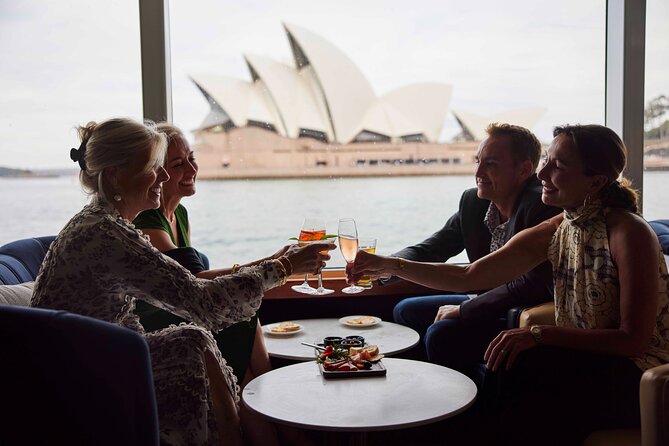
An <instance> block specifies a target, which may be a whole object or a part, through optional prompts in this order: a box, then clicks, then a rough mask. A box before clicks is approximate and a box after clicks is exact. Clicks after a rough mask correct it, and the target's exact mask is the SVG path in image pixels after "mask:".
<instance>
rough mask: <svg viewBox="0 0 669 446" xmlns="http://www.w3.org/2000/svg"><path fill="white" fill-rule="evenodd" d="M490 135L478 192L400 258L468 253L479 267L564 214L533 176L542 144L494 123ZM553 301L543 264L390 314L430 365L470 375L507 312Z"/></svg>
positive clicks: (480, 159) (480, 157) (469, 193)
mask: <svg viewBox="0 0 669 446" xmlns="http://www.w3.org/2000/svg"><path fill="white" fill-rule="evenodd" d="M486 132H487V133H488V137H487V138H486V139H485V140H484V141H483V142H481V145H480V146H479V149H478V152H477V155H476V157H477V163H478V167H477V169H476V174H475V177H476V188H473V189H469V190H466V191H465V192H464V193H463V194H462V198H461V199H460V206H459V209H458V212H456V213H455V214H454V215H453V216H452V217H451V218H450V219H449V220H448V221H447V222H446V224H445V225H444V227H443V228H441V229H440V230H439V231H437V232H435V233H434V234H433V235H432V236H430V237H428V238H427V239H425V240H424V241H422V242H420V243H418V244H417V245H414V246H410V247H407V248H404V249H403V250H401V251H399V252H397V253H396V254H394V255H395V256H397V257H401V258H404V259H408V260H416V261H421V262H446V261H447V260H448V259H449V258H451V257H453V256H455V255H457V254H459V253H460V252H462V250H463V249H464V250H466V251H467V256H468V257H469V260H470V262H474V261H476V260H477V259H479V258H481V257H484V256H485V255H487V254H489V253H490V252H493V251H495V250H496V249H498V248H500V247H501V246H503V245H504V244H505V243H506V242H507V241H508V240H509V239H510V238H511V237H512V236H513V235H515V234H516V233H518V232H519V231H522V230H523V229H525V228H529V227H532V226H535V225H536V224H538V223H541V222H542V221H544V220H546V219H548V218H550V217H552V216H554V215H556V214H557V213H559V212H560V210H559V209H557V208H552V207H549V206H546V205H545V204H543V203H542V202H541V189H542V186H541V182H540V181H539V179H538V178H537V177H536V175H535V171H536V169H537V165H538V163H539V158H540V156H541V143H540V142H539V140H537V138H536V136H534V134H532V132H530V131H529V130H527V129H525V128H523V127H518V126H514V125H509V124H491V125H490V126H489V127H488V128H487V129H486ZM383 282H384V281H383V280H382V283H383ZM552 298H553V296H552V274H551V267H550V264H549V263H548V262H544V263H543V264H541V265H539V266H538V267H536V268H535V269H533V270H532V271H531V272H529V273H527V274H525V275H523V276H521V277H519V278H517V279H515V280H514V281H512V282H509V283H507V284H505V285H502V286H500V287H497V288H494V289H492V290H489V291H485V292H482V293H480V294H479V295H478V296H477V297H474V298H472V299H470V298H469V297H468V296H463V295H438V296H423V297H413V298H409V299H405V300H403V301H401V302H400V303H398V304H397V306H396V307H395V309H394V311H393V312H394V318H395V321H396V322H398V323H400V324H403V325H407V326H410V327H412V328H414V329H415V330H416V331H418V332H419V333H420V335H421V336H422V337H424V343H425V348H426V353H427V357H428V360H429V361H430V362H434V363H437V364H441V365H445V366H447V367H451V368H454V369H456V370H459V371H461V372H464V373H467V374H471V372H472V370H471V369H472V367H473V366H475V365H477V364H478V363H480V362H482V358H483V353H484V352H485V349H486V347H487V346H488V344H489V343H490V341H492V339H493V338H494V337H495V336H496V335H497V334H498V333H499V332H500V331H501V330H502V329H504V328H505V325H504V323H503V321H501V320H500V318H502V317H504V316H505V315H506V312H507V310H508V309H509V308H512V307H517V306H531V305H538V304H540V303H543V302H546V301H549V300H551V299H552Z"/></svg>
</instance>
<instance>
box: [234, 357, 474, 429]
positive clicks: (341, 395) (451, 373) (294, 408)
mask: <svg viewBox="0 0 669 446" xmlns="http://www.w3.org/2000/svg"><path fill="white" fill-rule="evenodd" d="M383 363H384V365H385V367H386V369H387V370H388V372H387V375H386V376H378V377H352V378H339V379H327V380H326V379H324V378H323V377H322V376H321V374H320V372H319V370H318V365H317V364H316V362H315V361H314V362H302V363H299V364H294V365H291V366H287V367H282V368H279V369H275V370H272V371H270V372H268V373H265V374H264V375H261V376H259V377H257V378H255V379H254V380H253V381H251V382H250V383H249V384H248V385H247V386H246V387H245V388H244V390H243V392H242V400H243V402H244V404H246V406H247V407H248V408H250V409H251V410H252V411H254V412H256V413H258V414H260V415H262V416H264V417H266V418H268V419H270V420H272V421H275V422H277V423H282V424H286V425H290V426H296V427H300V428H305V429H315V430H322V431H340V432H371V431H380V430H392V429H401V428H408V427H414V426H421V425H424V424H429V423H433V422H436V421H439V420H443V419H446V418H449V417H452V416H454V415H456V414H459V413H461V412H463V411H464V410H465V409H467V408H468V407H469V406H471V405H472V404H473V403H474V400H475V398H476V385H474V382H473V381H472V380H471V379H469V378H468V377H466V376H465V375H463V374H461V373H459V372H456V371H455V370H451V369H449V368H446V367H442V366H438V365H435V364H430V363H427V362H420V361H411V360H407V359H396V358H385V359H383Z"/></svg>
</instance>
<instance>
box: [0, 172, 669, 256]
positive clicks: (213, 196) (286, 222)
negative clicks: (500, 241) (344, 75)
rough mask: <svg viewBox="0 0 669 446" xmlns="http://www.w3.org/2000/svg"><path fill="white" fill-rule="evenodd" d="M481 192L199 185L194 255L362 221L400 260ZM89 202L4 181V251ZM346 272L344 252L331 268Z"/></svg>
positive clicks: (660, 180) (53, 183)
mask: <svg viewBox="0 0 669 446" xmlns="http://www.w3.org/2000/svg"><path fill="white" fill-rule="evenodd" d="M473 186H474V180H473V177H472V176H469V175H467V176H429V177H389V178H378V177H377V178H344V179H328V178H318V179H285V180H234V181H199V182H198V184H197V193H196V194H195V195H194V196H193V197H189V198H185V199H184V200H183V201H182V203H183V204H184V205H185V206H186V207H187V209H188V213H189V217H190V222H191V228H192V229H191V232H192V242H193V246H194V247H196V248H197V249H199V250H201V251H202V252H204V253H206V254H207V255H208V256H209V259H210V261H211V265H212V267H225V266H231V265H232V264H234V263H245V262H248V261H251V260H255V259H258V258H262V257H264V256H267V255H270V254H272V253H274V252H275V251H277V250H278V249H279V248H281V247H282V246H283V245H285V244H287V243H290V241H289V240H288V238H289V237H294V236H297V235H298V233H299V230H300V226H301V224H302V220H303V219H304V217H307V216H314V217H320V218H323V219H325V221H326V225H327V231H328V233H336V232H337V222H338V219H339V218H342V217H352V218H355V220H356V222H357V224H358V231H359V234H360V236H361V237H362V236H372V237H375V238H377V240H378V244H377V252H378V253H381V254H390V253H392V252H395V251H397V250H399V249H401V248H403V247H405V246H407V245H411V244H414V243H417V242H419V241H421V240H423V239H424V238H426V237H427V236H429V235H430V234H432V233H433V232H434V231H436V230H438V229H439V228H441V226H442V225H443V224H444V223H445V221H446V220H447V219H448V217H450V216H451V215H452V214H453V212H455V211H456V210H457V208H458V202H459V199H460V195H461V193H462V191H463V190H464V189H466V188H469V187H473ZM644 190H645V194H644V216H645V217H646V218H647V219H648V220H654V219H659V218H669V200H667V195H666V193H667V191H668V190H669V172H666V171H665V172H646V174H645V176H644ZM87 200H88V197H87V196H86V195H85V194H84V193H83V192H82V190H81V187H80V186H79V181H78V179H77V177H76V176H64V177H56V178H0V210H1V212H2V217H1V218H0V245H2V244H5V243H8V242H10V241H13V240H17V239H21V238H27V237H34V236H42V235H52V234H57V233H58V232H59V231H60V229H61V228H62V227H63V226H64V225H65V223H67V221H68V220H69V218H70V217H72V215H74V214H75V213H76V212H77V211H78V210H79V209H81V207H82V206H83V205H84V204H85V203H86V202H87ZM454 260H455V261H466V256H465V255H464V254H461V255H460V256H458V257H456V258H454ZM343 264H344V260H343V259H342V257H341V254H340V253H339V252H338V251H336V252H334V254H333V258H332V260H331V261H330V262H329V263H328V267H331V266H332V267H335V266H342V265H343Z"/></svg>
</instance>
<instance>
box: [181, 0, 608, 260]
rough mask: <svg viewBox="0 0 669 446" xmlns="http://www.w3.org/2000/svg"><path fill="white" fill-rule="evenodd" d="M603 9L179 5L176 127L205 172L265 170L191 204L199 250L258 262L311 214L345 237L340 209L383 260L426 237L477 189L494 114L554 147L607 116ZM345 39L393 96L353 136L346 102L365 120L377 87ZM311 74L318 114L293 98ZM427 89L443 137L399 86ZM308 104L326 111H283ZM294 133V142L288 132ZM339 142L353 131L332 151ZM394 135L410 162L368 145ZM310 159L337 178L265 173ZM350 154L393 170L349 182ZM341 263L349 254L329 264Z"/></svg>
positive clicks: (589, 5) (356, 161) (370, 167)
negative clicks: (434, 98) (341, 111)
mask: <svg viewBox="0 0 669 446" xmlns="http://www.w3.org/2000/svg"><path fill="white" fill-rule="evenodd" d="M605 9H606V2H605V1H604V0H600V1H592V2H582V1H579V0H573V1H562V2H558V3H556V2H552V1H536V0H533V1H530V0H525V1H520V0H515V1H506V2H496V1H472V2H462V1H443V2H432V1H429V2H428V1H424V2H419V4H411V5H410V6H408V5H407V3H406V2H402V1H382V0H377V1H365V2H360V1H354V0H351V1H345V0H342V1H339V2H329V3H322V2H317V3H315V2H311V1H290V2H274V1H270V0H267V1H256V2H235V1H213V0H211V1H209V0H197V1H192V2H177V1H173V2H171V3H170V18H171V21H170V31H171V49H172V58H171V60H172V81H173V104H174V114H173V116H174V122H175V124H177V125H178V126H180V127H182V128H183V129H185V130H187V131H189V132H191V133H190V138H191V140H192V141H193V143H194V145H195V146H196V147H197V148H198V149H199V151H200V153H199V154H198V157H199V158H200V160H201V164H202V166H201V167H202V177H204V176H206V173H205V170H207V169H209V168H211V167H212V166H213V167H215V168H216V169H218V177H220V176H223V177H226V176H227V177H228V178H232V177H234V175H232V174H230V172H233V171H234V168H235V166H236V165H244V163H246V164H245V165H246V166H249V165H251V163H252V162H254V163H256V164H254V165H255V166H260V167H262V168H263V169H260V170H262V172H255V173H253V172H247V173H249V174H248V175H241V176H243V177H244V178H243V179H233V180H230V179H228V180H225V181H207V182H205V181H200V182H199V186H198V187H199V189H198V193H197V194H196V195H195V196H194V197H192V198H190V199H187V200H184V204H185V205H186V206H187V207H188V209H189V212H190V214H191V220H192V224H193V242H194V244H195V245H196V246H198V247H200V248H202V249H203V250H204V251H206V252H207V253H208V254H209V255H210V257H211V258H212V263H214V264H216V265H226V264H227V265H229V264H232V263H237V262H240V261H246V260H251V259H253V258H258V257H261V256H264V255H268V254H270V253H271V252H272V251H273V250H276V249H278V247H279V246H280V245H281V244H282V243H284V242H285V241H286V240H287V239H288V237H291V236H295V235H297V232H298V231H299V227H300V224H301V221H302V219H303V218H304V217H307V216H311V215H316V216H321V217H323V218H325V219H326V220H327V224H328V232H336V226H337V219H338V218H339V217H354V218H356V220H357V221H358V226H359V231H360V233H361V235H370V236H371V235H373V236H376V237H377V238H378V251H379V252H381V253H391V252H394V251H396V250H398V249H401V248H402V247H404V246H407V245H410V244H414V243H417V242H419V241H421V240H423V239H424V238H425V237H427V236H429V235H430V234H431V233H432V232H434V231H436V230H437V229H439V228H440V227H441V226H442V225H443V224H444V222H445V221H446V219H447V218H448V217H449V216H450V215H451V214H452V213H453V212H455V211H456V210H457V204H458V200H459V198H460V194H461V193H462V191H463V190H464V189H465V188H468V187H473V186H474V180H473V175H472V174H473V165H472V163H471V161H472V160H471V155H472V150H475V147H476V141H477V140H480V138H481V132H480V130H481V127H482V125H481V122H489V121H491V120H501V121H512V122H515V123H519V124H525V125H527V126H530V127H531V128H532V129H533V130H534V131H535V132H536V134H537V135H538V136H539V138H540V139H541V140H542V141H544V142H546V143H548V142H549V141H550V140H551V130H552V127H553V126H555V125H559V124H565V123H599V124H603V123H604V90H605V38H606V36H605V27H606V25H605V20H606V14H605ZM547 11H550V12H549V13H548V12H547ZM323 42H325V43H323ZM332 47H334V48H335V49H336V51H338V52H339V53H341V54H344V55H345V56H346V58H347V59H348V60H349V62H350V63H351V64H352V65H353V66H355V67H356V69H357V70H358V71H359V74H361V75H362V76H363V77H364V79H366V81H367V82H368V83H369V86H370V88H371V90H372V92H373V95H374V98H376V99H378V98H384V101H380V102H379V103H375V105H374V107H375V108H374V110H373V112H370V113H371V115H373V116H363V118H362V119H359V121H361V122H363V123H362V124H361V125H360V126H358V127H357V128H355V129H354V131H348V132H347V131H346V130H342V129H341V128H337V125H338V123H337V120H341V119H344V118H342V117H341V116H338V115H337V113H338V111H337V107H344V108H346V107H349V108H348V109H347V110H351V111H350V113H349V115H354V114H355V113H357V111H356V110H357V109H356V108H355V107H356V106H357V105H358V102H360V101H363V99H365V98H367V95H368V90H365V88H362V87H360V88H358V83H357V81H352V80H350V79H351V78H350V77H349V75H348V74H346V73H347V72H346V70H348V65H346V66H344V64H343V63H337V61H338V60H339V59H337V57H339V56H336V55H335V56H333V53H334V52H335V51H333V50H332ZM333 61H334V62H333ZM314 73H315V75H314ZM333 73H334V79H333ZM336 76H340V80H341V83H340V84H339V85H337V82H336V81H337V80H338V79H336ZM299 82H303V83H306V84H307V85H311V86H312V87H313V89H312V90H309V89H308V88H307V89H305V90H304V91H305V92H311V93H312V94H314V96H315V97H310V98H305V97H304V95H306V94H307V93H304V94H303V96H299V95H297V96H295V97H296V98H297V99H296V100H295V101H307V100H309V101H311V102H310V104H311V108H309V107H307V106H304V104H302V105H301V106H300V107H298V106H297V105H295V104H292V106H291V104H290V103H288V104H286V99H285V93H286V90H290V89H291V88H298V87H296V86H295V85H297V84H298V83H299ZM425 82H430V83H437V84H440V85H443V84H445V85H448V86H449V88H450V89H451V90H450V94H449V96H448V97H445V98H444V100H443V101H441V104H442V105H443V104H444V103H446V105H447V110H446V113H445V114H444V117H443V120H442V121H441V122H437V123H436V125H437V127H438V128H439V129H440V131H439V132H437V133H438V134H437V135H436V138H431V137H430V135H429V132H425V133H421V132H422V130H421V129H422V128H421V127H420V125H418V126H416V127H417V128H418V130H417V131H415V132H411V131H409V130H410V127H411V125H410V124H409V123H407V122H406V121H403V120H402V118H401V117H398V116H397V115H403V113H404V112H405V111H406V109H403V108H402V107H403V106H404V107H408V108H411V107H414V108H416V107H415V104H412V103H408V105H407V102H406V101H404V99H403V98H402V94H399V93H398V94H397V95H395V93H393V92H396V91H397V89H401V88H403V87H406V86H410V85H414V84H417V83H425ZM410 88H413V87H410ZM314 91H315V92H316V93H313V92H314ZM416 91H417V90H416ZM434 91H435V95H436V94H437V93H436V91H441V90H434ZM319 92H320V93H324V96H325V98H326V99H322V97H320V96H319V95H318V93H319ZM393 96H394V97H393ZM389 97H390V99H387V98H389ZM398 97H400V98H399V99H398ZM385 99H387V101H386V100H385ZM282 101H283V102H282ZM403 101H404V102H403ZM288 102H290V101H288ZM324 102H326V104H324ZM428 102H429V101H428ZM426 103H427V102H426ZM268 104H269V105H268ZM342 104H343V105H342ZM328 106H329V107H330V109H329V114H328ZM426 107H427V105H426ZM295 108H297V109H299V110H300V111H302V112H306V111H309V110H310V111H311V113H312V114H311V115H309V116H307V117H306V118H305V116H304V115H303V116H301V117H298V118H296V117H295V114H294V113H293V114H290V113H286V112H285V110H289V111H292V112H295ZM323 110H326V112H323ZM397 111H399V112H398V113H396V112H397ZM411 111H413V112H416V110H411ZM319 113H320V115H319ZM374 113H376V114H375V115H374ZM418 114H420V113H418ZM345 115H346V113H345ZM427 115H430V114H429V113H427ZM434 115H436V112H435V113H433V114H432V116H434ZM319 116H320V118H322V119H320V120H319ZM323 116H325V118H323ZM328 119H330V120H332V121H334V123H333V122H328ZM296 120H300V122H301V123H303V124H299V125H297V126H296V125H295V121H296ZM403 126H404V127H403ZM398 128H406V131H405V132H404V133H403V132H402V130H397V129H398ZM291 129H296V130H295V131H294V132H292V130H291ZM297 130H299V132H298V131H297ZM358 130H359V132H358ZM282 131H283V133H285V134H286V135H288V136H290V135H291V134H292V135H295V136H296V138H294V139H293V140H292V141H287V139H289V138H285V137H284V136H282V135H281V132H282ZM291 132H292V133H291ZM393 132H394V133H393ZM343 135H349V136H350V135H353V136H354V137H356V138H358V139H357V141H358V142H357V145H355V144H348V145H346V143H347V142H349V141H348V140H345V141H342V140H341V138H344V137H345V136H343ZM297 136H301V138H297ZM263 138H266V139H267V140H269V141H271V143H270V144H269V149H267V148H266V147H265V146H268V144H267V143H263V142H262V139H263ZM328 138H330V139H339V140H337V141H335V143H334V144H330V145H327V144H326V143H325V142H323V141H327V140H328ZM389 140H391V141H394V142H404V143H405V145H406V146H407V147H408V146H411V147H410V148H408V149H407V150H408V153H409V152H410V153H411V156H408V155H405V154H399V155H398V154H397V153H393V151H392V150H388V151H387V152H386V153H385V154H378V155H375V156H368V155H369V153H367V154H366V153H365V150H366V149H367V148H369V147H370V146H371V147H376V148H378V147H385V146H384V144H387V143H388V141H389ZM472 140H473V141H472ZM295 141H297V142H295ZM426 141H427V142H426ZM435 141H436V142H437V143H439V144H442V145H441V146H439V145H435V144H433V142H435ZM263 144H264V145H263ZM300 144H302V145H300ZM319 144H320V145H319ZM446 145H449V146H450V148H449V149H446V148H445V147H446ZM435 147H437V148H435ZM460 147H463V150H461V151H458V150H457V149H458V148H460ZM266 150H267V151H271V156H269V155H266V153H268V152H266ZM319 150H320V152H319ZM440 151H441V152H440ZM442 152H443V153H442ZM286 154H290V156H283V155H286ZM291 157H292V158H291ZM286 160H292V164H291V161H286ZM270 163H274V164H270ZM298 163H307V164H308V163H311V164H312V165H311V166H310V167H313V169H316V168H321V169H322V170H321V172H323V173H324V176H323V177H320V178H310V179H300V178H283V179H276V178H275V179H267V178H259V177H264V176H267V175H268V174H267V172H269V175H270V176H271V175H276V172H280V171H282V170H283V171H288V170H290V168H291V167H292V168H294V167H295V165H297V164H298ZM337 163H339V164H340V165H345V166H348V168H350V169H358V170H357V172H360V173H368V174H370V175H371V174H373V173H374V172H379V171H380V169H383V168H387V170H388V172H389V173H388V175H384V176H374V177H363V178H350V177H347V176H345V175H340V174H337V172H336V171H335V173H331V172H332V170H328V169H330V168H331V167H333V164H337ZM300 165H301V164H300ZM400 168H402V169H405V170H404V171H401V170H400ZM313 169H312V170H310V172H313V171H314V170H313ZM439 169H442V170H439ZM448 169H450V170H448ZM444 171H448V172H457V173H458V174H457V175H452V174H447V175H444V174H442V173H440V172H444ZM403 172H404V173H409V172H410V173H414V174H415V173H418V174H423V175H425V176H404V175H403ZM431 174H437V175H433V176H432V175H431ZM213 176H215V177H216V176H217V175H213ZM456 260H466V257H465V256H460V257H458V258H457V259H456ZM341 264H343V261H342V260H341V258H340V257H339V256H338V254H337V258H336V259H335V261H333V262H331V263H330V265H341Z"/></svg>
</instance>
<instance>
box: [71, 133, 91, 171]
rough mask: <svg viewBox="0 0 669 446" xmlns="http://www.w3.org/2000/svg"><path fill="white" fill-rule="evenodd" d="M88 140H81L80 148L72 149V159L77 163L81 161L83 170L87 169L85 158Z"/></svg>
mask: <svg viewBox="0 0 669 446" xmlns="http://www.w3.org/2000/svg"><path fill="white" fill-rule="evenodd" d="M87 142H88V140H83V141H81V145H80V146H79V149H75V148H72V149H70V159H71V160H72V161H74V162H75V163H76V162H78V163H79V167H81V170H86V160H85V159H84V154H85V153H86V143H87Z"/></svg>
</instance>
